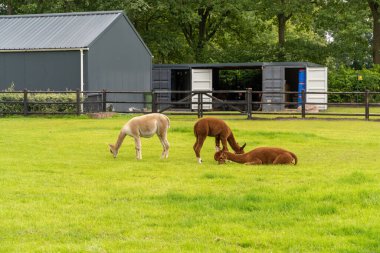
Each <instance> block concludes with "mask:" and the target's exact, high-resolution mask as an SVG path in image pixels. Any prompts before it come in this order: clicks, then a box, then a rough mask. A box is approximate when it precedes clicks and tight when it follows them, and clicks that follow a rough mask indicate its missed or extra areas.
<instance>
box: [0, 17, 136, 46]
mask: <svg viewBox="0 0 380 253" xmlns="http://www.w3.org/2000/svg"><path fill="white" fill-rule="evenodd" d="M123 15H124V13H123V12H122V11H109V12H83V13H62V14H37V15H10V16H7V15H4V16H0V50H38V49H70V48H71V49H73V48H87V47H89V45H90V44H91V43H92V42H93V41H94V40H96V38H97V37H98V36H100V35H101V34H102V32H104V31H105V30H106V29H107V27H109V26H110V25H111V24H112V22H114V21H115V20H116V19H117V18H118V17H120V16H123ZM128 22H129V20H128Z"/></svg>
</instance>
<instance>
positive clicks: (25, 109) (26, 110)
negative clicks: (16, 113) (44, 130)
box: [24, 89, 28, 116]
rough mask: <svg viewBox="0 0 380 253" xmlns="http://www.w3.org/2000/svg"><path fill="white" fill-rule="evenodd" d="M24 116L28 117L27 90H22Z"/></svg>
mask: <svg viewBox="0 0 380 253" xmlns="http://www.w3.org/2000/svg"><path fill="white" fill-rule="evenodd" d="M24 115H25V116H26V115H28V90H27V89H25V90H24Z"/></svg>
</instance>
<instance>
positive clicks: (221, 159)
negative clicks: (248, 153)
mask: <svg viewBox="0 0 380 253" xmlns="http://www.w3.org/2000/svg"><path fill="white" fill-rule="evenodd" d="M214 159H215V161H217V162H218V164H223V163H226V159H227V156H226V154H225V153H224V152H223V150H221V151H218V152H216V153H215V155H214Z"/></svg>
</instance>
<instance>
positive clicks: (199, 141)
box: [193, 136, 206, 163]
mask: <svg viewBox="0 0 380 253" xmlns="http://www.w3.org/2000/svg"><path fill="white" fill-rule="evenodd" d="M205 139H206V136H197V141H196V142H195V144H194V146H193V148H194V152H195V156H196V157H197V161H198V163H202V159H201V155H200V153H201V149H202V146H203V142H204V141H205Z"/></svg>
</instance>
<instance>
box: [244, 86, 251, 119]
mask: <svg viewBox="0 0 380 253" xmlns="http://www.w3.org/2000/svg"><path fill="white" fill-rule="evenodd" d="M245 100H246V101H247V118H248V119H252V88H248V89H247V92H246V93H245Z"/></svg>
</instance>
